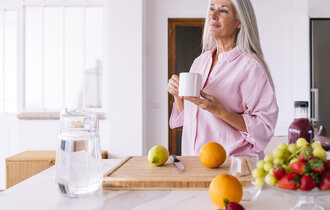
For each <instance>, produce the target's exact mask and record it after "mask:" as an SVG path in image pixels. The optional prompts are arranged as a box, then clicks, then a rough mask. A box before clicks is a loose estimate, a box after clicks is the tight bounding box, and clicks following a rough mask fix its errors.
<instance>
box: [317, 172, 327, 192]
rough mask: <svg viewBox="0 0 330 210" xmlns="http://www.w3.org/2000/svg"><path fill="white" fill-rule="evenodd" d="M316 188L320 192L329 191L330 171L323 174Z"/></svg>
mask: <svg viewBox="0 0 330 210" xmlns="http://www.w3.org/2000/svg"><path fill="white" fill-rule="evenodd" d="M318 188H319V189H320V190H330V171H327V172H325V174H323V176H322V180H321V183H320V184H319V186H318Z"/></svg>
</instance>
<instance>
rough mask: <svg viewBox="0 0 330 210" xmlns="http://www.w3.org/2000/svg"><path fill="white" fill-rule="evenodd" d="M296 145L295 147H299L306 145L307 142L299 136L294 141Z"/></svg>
mask: <svg viewBox="0 0 330 210" xmlns="http://www.w3.org/2000/svg"><path fill="white" fill-rule="evenodd" d="M296 145H297V147H299V148H301V147H304V146H306V145H308V142H307V141H306V139H305V138H299V139H297V141H296Z"/></svg>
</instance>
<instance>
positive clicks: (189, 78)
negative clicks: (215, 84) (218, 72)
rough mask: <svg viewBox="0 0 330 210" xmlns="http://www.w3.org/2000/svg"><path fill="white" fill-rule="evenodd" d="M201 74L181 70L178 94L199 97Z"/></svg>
mask: <svg viewBox="0 0 330 210" xmlns="http://www.w3.org/2000/svg"><path fill="white" fill-rule="evenodd" d="M201 83H202V75H201V74H198V73H190V72H182V73H180V80H179V96H192V97H200V91H201Z"/></svg>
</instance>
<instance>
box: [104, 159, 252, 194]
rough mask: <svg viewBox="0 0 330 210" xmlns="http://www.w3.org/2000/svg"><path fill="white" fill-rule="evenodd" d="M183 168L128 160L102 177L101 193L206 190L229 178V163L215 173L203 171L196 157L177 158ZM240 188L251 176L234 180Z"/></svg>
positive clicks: (170, 163) (145, 160) (141, 160)
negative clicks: (222, 177)
mask: <svg viewBox="0 0 330 210" xmlns="http://www.w3.org/2000/svg"><path fill="white" fill-rule="evenodd" d="M178 158H179V159H180V161H181V162H182V164H183V165H184V167H185V169H184V171H182V172H180V171H179V170H178V169H177V168H176V167H175V165H174V164H173V163H172V162H171V161H170V160H168V161H167V162H166V163H165V164H164V165H163V166H159V167H155V166H153V165H151V164H150V163H149V162H148V160H147V157H146V156H130V157H127V158H126V159H124V160H123V161H122V162H121V163H119V164H118V165H117V166H116V167H114V168H113V169H112V170H111V171H109V172H108V173H107V174H106V175H105V176H104V177H103V184H102V185H103V189H104V190H114V189H116V190H119V189H122V190H124V189H125V190H207V189H208V187H209V184H210V182H211V181H212V179H213V178H214V177H215V176H217V175H219V174H230V168H229V167H230V159H229V158H227V160H226V161H225V163H224V164H223V165H222V166H220V167H218V168H215V169H210V168H207V167H205V166H204V165H203V164H202V163H201V162H200V160H199V157H198V156H182V157H178ZM237 178H238V179H239V180H240V181H241V183H242V184H243V185H247V184H248V183H250V181H251V180H253V178H252V175H251V173H247V174H245V175H243V176H240V177H237Z"/></svg>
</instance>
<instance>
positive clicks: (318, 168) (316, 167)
mask: <svg viewBox="0 0 330 210" xmlns="http://www.w3.org/2000/svg"><path fill="white" fill-rule="evenodd" d="M308 168H309V169H310V170H311V171H312V172H314V173H316V174H323V173H324V170H325V169H324V162H323V161H322V160H321V159H320V158H314V159H313V160H310V161H308Z"/></svg>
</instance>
